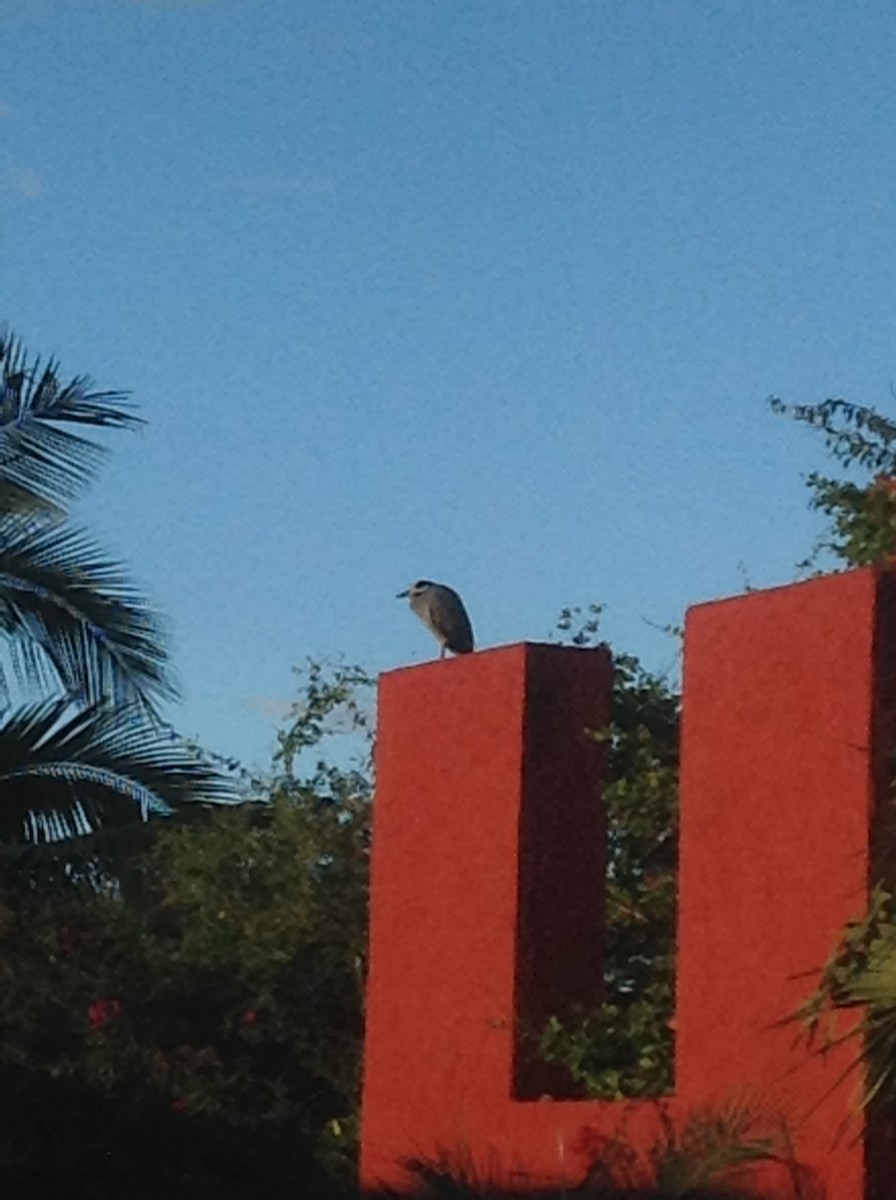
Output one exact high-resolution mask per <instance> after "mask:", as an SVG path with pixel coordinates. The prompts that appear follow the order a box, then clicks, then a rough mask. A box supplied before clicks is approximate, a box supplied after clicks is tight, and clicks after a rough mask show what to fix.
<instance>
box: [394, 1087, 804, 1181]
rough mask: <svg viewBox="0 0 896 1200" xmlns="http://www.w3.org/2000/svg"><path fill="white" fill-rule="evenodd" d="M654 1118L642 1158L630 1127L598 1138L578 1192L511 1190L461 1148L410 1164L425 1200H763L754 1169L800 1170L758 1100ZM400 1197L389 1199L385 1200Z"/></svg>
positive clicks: (779, 1127)
mask: <svg viewBox="0 0 896 1200" xmlns="http://www.w3.org/2000/svg"><path fill="white" fill-rule="evenodd" d="M654 1115H655V1119H656V1130H655V1132H654V1134H653V1136H652V1138H649V1139H648V1140H647V1142H646V1144H645V1145H644V1147H643V1149H641V1150H638V1149H636V1148H635V1146H634V1145H633V1144H632V1143H631V1142H629V1141H628V1139H627V1137H626V1132H625V1127H624V1123H623V1125H622V1126H621V1127H620V1128H619V1129H618V1130H617V1132H616V1134H615V1135H613V1136H611V1137H596V1136H595V1137H594V1138H593V1143H594V1144H593V1146H592V1147H591V1148H590V1156H591V1163H590V1166H589V1168H588V1171H587V1174H586V1177H585V1179H584V1180H583V1181H582V1182H581V1183H580V1184H579V1185H577V1186H576V1187H575V1188H572V1189H570V1188H565V1187H560V1188H551V1187H545V1186H540V1187H539V1186H537V1185H535V1186H533V1185H531V1184H529V1185H524V1186H522V1187H520V1188H519V1190H517V1189H516V1188H508V1187H507V1185H506V1184H503V1183H501V1182H500V1180H501V1178H502V1177H504V1176H505V1172H506V1168H505V1169H504V1170H502V1169H501V1164H500V1163H498V1164H496V1166H495V1169H494V1170H492V1171H490V1170H488V1168H487V1167H483V1166H481V1165H478V1164H477V1163H476V1162H475V1161H474V1158H473V1155H472V1154H471V1153H470V1151H469V1149H468V1148H467V1147H460V1148H458V1149H455V1150H454V1151H448V1150H442V1152H441V1153H439V1154H437V1155H435V1156H433V1157H432V1158H430V1159H422V1158H418V1159H411V1160H410V1161H408V1162H407V1163H406V1164H405V1166H406V1169H407V1170H408V1172H409V1174H410V1175H411V1177H412V1178H413V1179H415V1180H416V1181H417V1184H418V1186H417V1187H416V1188H415V1190H414V1192H413V1193H412V1194H413V1196H415V1197H417V1198H418V1200H523V1197H531V1198H533V1200H536V1198H541V1200H566V1198H567V1197H569V1196H572V1195H575V1196H579V1197H581V1198H582V1200H684V1198H685V1197H689V1198H691V1200H696V1198H697V1197H700V1198H701V1200H747V1197H748V1196H752V1197H755V1195H756V1192H755V1190H753V1189H752V1188H750V1187H749V1184H748V1178H749V1176H748V1174H747V1175H745V1169H746V1170H747V1171H748V1170H749V1167H750V1166H751V1165H752V1164H757V1163H768V1162H775V1163H781V1164H783V1166H784V1168H785V1171H787V1172H788V1173H789V1172H791V1171H795V1170H798V1168H797V1167H796V1164H795V1163H794V1161H793V1156H792V1152H791V1149H790V1138H789V1134H788V1132H787V1129H786V1127H785V1125H784V1123H783V1121H782V1120H781V1118H780V1116H779V1115H778V1114H777V1113H776V1112H775V1111H774V1110H772V1109H770V1108H769V1107H768V1106H767V1105H765V1104H763V1103H760V1102H757V1100H756V1099H755V1098H749V1097H747V1096H736V1097H732V1098H730V1099H728V1100H725V1101H721V1102H719V1103H717V1104H715V1105H707V1106H703V1107H701V1108H697V1109H693V1110H691V1111H690V1112H688V1113H687V1114H685V1116H684V1119H683V1120H682V1121H681V1122H676V1121H675V1120H674V1119H673V1118H672V1116H671V1115H670V1114H669V1113H668V1112H667V1111H665V1110H664V1109H663V1108H662V1107H659V1106H658V1107H657V1109H656V1111H655V1114H654ZM583 1149H586V1147H584V1146H583ZM514 1174H515V1176H518V1175H519V1172H517V1171H515V1172H514ZM394 1195H395V1194H394V1193H391V1192H387V1193H385V1194H384V1197H383V1200H387V1197H389V1198H390V1200H391V1197H393V1196H394Z"/></svg>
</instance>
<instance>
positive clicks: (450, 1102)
mask: <svg viewBox="0 0 896 1200" xmlns="http://www.w3.org/2000/svg"><path fill="white" fill-rule="evenodd" d="M893 586H894V585H893V580H892V579H891V578H890V577H889V576H883V577H881V576H878V575H876V574H875V573H873V572H871V571H860V572H851V573H848V574H844V575H839V576H833V577H828V578H824V579H819V580H813V581H810V582H807V583H804V584H799V585H794V586H792V587H787V588H779V589H773V590H771V591H767V592H759V593H751V594H747V595H745V596H740V597H737V598H735V599H732V600H727V601H722V602H717V603H713V604H707V605H701V606H699V607H697V608H695V609H693V610H691V612H690V614H689V616H688V621H687V634H686V652H685V676H684V689H685V690H684V728H683V744H682V756H683V763H682V797H681V808H682V812H681V832H682V849H681V863H680V914H679V917H680V928H679V971H678V1011H677V1035H678V1057H677V1082H676V1096H675V1099H674V1100H673V1101H671V1102H670V1103H669V1106H668V1107H669V1111H670V1112H672V1113H675V1112H678V1111H679V1110H680V1109H683V1108H685V1107H687V1106H691V1105H694V1104H700V1103H702V1102H704V1101H718V1100H723V1099H725V1098H726V1097H730V1095H731V1094H732V1093H733V1092H734V1091H740V1090H742V1089H743V1088H745V1087H747V1088H749V1089H751V1090H752V1091H753V1092H755V1093H758V1094H759V1095H761V1096H764V1097H765V1098H766V1099H767V1101H768V1102H769V1103H770V1104H773V1105H775V1106H777V1107H778V1108H779V1109H780V1110H781V1111H782V1112H783V1114H784V1115H785V1116H786V1118H787V1120H788V1123H789V1125H790V1127H791V1129H792V1131H793V1134H794V1138H795V1146H796V1151H797V1157H798V1158H799V1160H800V1161H801V1162H802V1163H803V1164H804V1166H805V1168H806V1171H805V1172H804V1175H803V1183H804V1185H807V1186H809V1185H810V1181H811V1180H814V1181H815V1182H814V1184H813V1185H811V1186H810V1192H811V1194H812V1195H813V1196H817V1197H819V1198H820V1197H822V1196H824V1197H827V1200H862V1198H864V1196H865V1183H864V1176H865V1165H864V1160H865V1145H864V1140H863V1138H862V1136H861V1128H862V1127H861V1125H860V1124H856V1125H854V1126H853V1127H852V1129H851V1130H850V1133H849V1136H847V1137H845V1138H843V1137H841V1138H840V1139H839V1141H838V1139H837V1133H838V1130H839V1127H840V1125H841V1123H842V1121H843V1118H844V1117H845V1116H846V1115H847V1113H848V1111H849V1108H850V1097H851V1095H852V1091H853V1086H854V1085H853V1084H852V1083H849V1082H846V1083H840V1084H838V1082H837V1080H838V1077H839V1075H840V1074H841V1072H842V1070H843V1068H844V1066H845V1065H846V1063H847V1061H848V1057H847V1056H848V1051H846V1050H841V1051H839V1052H837V1053H834V1054H832V1055H831V1056H829V1057H828V1059H827V1060H821V1059H819V1058H810V1057H809V1056H808V1055H807V1053H806V1050H805V1047H804V1046H803V1045H801V1044H797V1043H795V1040H794V1030H793V1029H792V1028H781V1027H780V1026H779V1025H778V1024H777V1023H778V1022H779V1021H780V1019H781V1018H782V1017H784V1016H786V1015H787V1014H788V1013H789V1012H791V1011H792V1010H793V1009H794V1008H795V1007H796V1005H797V1004H798V1003H799V1002H800V1001H801V1000H802V999H803V998H804V996H805V995H806V993H807V992H808V991H809V990H810V988H811V986H812V972H813V971H815V970H816V968H818V967H819V966H820V965H821V964H822V963H823V961H824V960H825V959H826V957H827V955H828V954H829V952H830V950H831V948H832V947H833V945H834V942H835V940H836V937H837V934H838V931H839V930H840V928H841V927H842V925H843V924H844V922H845V921H846V920H847V919H848V917H850V916H851V915H854V914H856V913H857V912H859V911H860V910H861V908H862V905H863V902H864V900H865V897H866V894H867V883H868V874H869V870H870V861H871V845H870V834H869V830H870V827H871V819H872V811H873V801H874V797H875V794H876V792H879V791H880V790H881V789H882V788H883V787H884V785H885V776H886V771H887V767H886V761H885V760H886V753H887V751H888V748H890V747H892V745H893V737H892V725H893V712H894V706H893V704H892V694H891V693H892V690H893V686H894V682H896V672H894V669H893V657H894V656H893V649H894V645H896V599H894V595H893ZM891 630H893V632H892V633H891V632H890V631H891ZM609 690H610V669H609V664H608V659H607V656H606V654H605V652H604V651H603V650H574V649H569V648H562V647H555V646H533V645H528V644H526V645H515V646H508V647H504V648H502V649H498V650H492V651H485V652H480V653H478V654H474V655H469V656H464V657H461V658H458V659H455V660H452V661H449V662H437V663H431V664H429V665H426V666H422V667H417V668H413V669H408V670H402V671H396V672H392V673H390V674H388V675H385V676H384V677H383V679H382V681H381V689H380V712H379V740H378V745H377V798H376V810H375V822H374V845H373V877H372V903H371V962H370V978H369V985H368V1010H367V1029H368V1033H367V1049H366V1061H365V1081H364V1104H363V1127H362V1168H361V1169H362V1186H363V1188H364V1189H365V1190H367V1191H368V1192H373V1191H374V1190H375V1189H376V1187H377V1186H379V1185H381V1184H389V1185H391V1186H393V1187H396V1188H398V1189H402V1188H405V1189H408V1190H409V1189H410V1181H409V1177H408V1176H407V1174H406V1172H405V1171H404V1169H403V1167H402V1162H403V1160H405V1159H407V1158H409V1157H415V1156H418V1157H437V1156H438V1155H439V1154H440V1153H443V1152H444V1153H449V1154H455V1155H457V1156H458V1157H460V1158H462V1157H468V1158H472V1161H473V1162H474V1163H475V1164H476V1165H477V1169H478V1171H479V1172H480V1174H482V1175H489V1176H491V1177H492V1178H493V1179H495V1177H499V1178H500V1181H502V1182H504V1183H506V1184H508V1185H513V1186H516V1187H520V1186H521V1184H525V1186H528V1187H534V1186H536V1185H537V1184H538V1183H540V1182H548V1181H554V1182H563V1183H568V1184H576V1183H578V1182H579V1181H580V1180H581V1178H582V1176H583V1174H584V1171H585V1169H586V1166H587V1163H588V1157H589V1153H590V1152H593V1149H594V1146H595V1144H596V1143H597V1142H599V1141H600V1138H601V1137H604V1136H610V1135H612V1134H613V1132H614V1131H615V1130H616V1129H617V1128H618V1127H619V1125H620V1123H623V1124H624V1125H625V1126H626V1130H625V1136H626V1137H627V1138H628V1139H630V1140H632V1141H634V1142H635V1143H638V1142H639V1141H640V1142H641V1143H642V1144H643V1142H644V1139H645V1138H647V1137H648V1136H649V1131H651V1130H654V1129H655V1128H656V1106H655V1105H653V1104H650V1103H647V1102H642V1103H636V1102H630V1103H618V1104H615V1103H600V1102H594V1101H588V1102H586V1101H580V1100H571V1099H556V1100H546V1099H538V1097H539V1096H541V1095H542V1093H550V1094H551V1095H552V1096H558V1095H559V1096H569V1095H571V1092H570V1091H569V1089H568V1086H567V1084H566V1082H565V1081H564V1080H562V1079H560V1078H557V1077H556V1076H551V1075H550V1074H549V1073H547V1072H544V1071H539V1070H538V1069H537V1068H533V1067H532V1065H531V1064H530V1063H529V1061H528V1059H527V1057H526V1055H525V1054H524V1052H523V1047H522V1045H521V1033H520V1031H521V1028H522V1029H523V1030H524V1029H525V1028H526V1027H533V1026H537V1025H538V1023H539V1022H540V1021H541V1020H542V1019H543V1018H544V1017H546V1016H548V1015H550V1013H551V1012H554V1011H559V1012H562V1011H563V1010H564V1009H565V1008H566V1007H568V1005H569V1004H570V1003H571V1002H574V1001H579V1002H583V1003H595V1002H596V1001H597V999H598V998H599V994H600V927H601V920H602V911H603V885H604V873H605V830H604V825H603V816H602V813H601V808H600V804H599V793H598V780H599V777H600V771H601V748H600V747H599V745H598V744H597V743H595V742H594V741H593V740H592V739H588V738H587V737H586V736H585V735H584V730H585V729H586V727H590V728H599V727H601V726H602V725H603V724H605V723H606V720H607V714H608V703H609ZM807 973H808V974H807ZM857 1135H858V1136H857ZM758 1179H759V1177H758V1176H757V1187H758V1188H759V1189H760V1190H762V1188H761V1187H760V1184H759V1182H758ZM781 1187H783V1188H784V1190H783V1191H781V1190H780V1188H781ZM776 1188H777V1189H778V1190H776ZM763 1194H767V1195H773V1194H774V1195H785V1194H793V1192H792V1190H791V1189H790V1188H789V1187H788V1186H786V1184H781V1183H780V1181H779V1182H778V1183H777V1184H776V1185H775V1187H773V1186H772V1185H771V1184H768V1186H767V1187H766V1188H765V1191H764V1192H763ZM807 1194H808V1193H807ZM884 1194H886V1193H884Z"/></svg>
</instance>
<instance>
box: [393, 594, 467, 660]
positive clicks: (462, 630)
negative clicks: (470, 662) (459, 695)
mask: <svg viewBox="0 0 896 1200" xmlns="http://www.w3.org/2000/svg"><path fill="white" fill-rule="evenodd" d="M405 596H406V597H407V598H408V600H409V602H410V605H411V609H412V610H413V612H415V613H416V614H417V616H418V617H419V618H420V620H421V621H422V622H423V624H424V625H425V626H426V627H427V629H429V630H430V631H431V632H432V633H433V634H435V637H436V639H437V640H438V643H439V646H440V647H441V651H440V654H439V658H444V657H445V651H446V650H450V651H451V652H452V654H469V653H470V651H471V650H472V649H473V629H472V626H471V625H470V618H469V617H468V616H467V610H466V609H465V608H464V602H463V600H461V598H460V596H458V594H457V592H456V591H455V590H454V588H450V587H448V586H447V585H446V584H444V583H433V582H432V580H431V579H418V580H417V582H416V583H413V584H411V586H410V587H409V588H408V589H407V590H406V591H404V592H399V593H398V599H399V600H401V599H403V598H404V597H405Z"/></svg>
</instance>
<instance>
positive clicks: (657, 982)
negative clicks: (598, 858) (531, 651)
mask: <svg viewBox="0 0 896 1200" xmlns="http://www.w3.org/2000/svg"><path fill="white" fill-rule="evenodd" d="M599 617H600V608H599V606H597V605H592V606H591V607H590V608H589V609H588V612H587V615H584V614H582V613H581V612H579V611H578V610H575V609H565V610H564V611H563V612H562V613H561V617H560V622H559V629H560V631H561V632H562V633H564V634H567V633H569V632H570V630H571V629H572V627H573V624H574V622H575V621H576V620H577V619H578V620H580V622H581V624H580V628H579V629H578V631H577V632H576V633H575V634H574V635H573V636H572V638H571V640H572V642H573V644H575V645H586V644H588V642H589V641H591V640H593V639H594V638H595V637H596V635H597V632H598V625H599ZM678 724H679V698H678V696H677V695H676V693H675V692H674V690H673V689H672V688H671V687H670V685H669V684H668V683H667V682H666V681H665V680H663V679H661V678H659V677H657V676H655V675H652V674H651V673H650V672H649V671H647V670H645V669H644V667H643V666H642V665H641V664H640V663H639V662H638V660H637V659H636V658H634V657H632V656H631V655H624V654H618V655H616V656H615V658H614V682H613V703H612V714H611V723H610V726H609V728H608V729H606V730H596V731H594V733H593V736H595V737H597V738H600V739H601V740H606V741H607V742H608V743H609V749H610V757H609V769H608V785H607V786H606V787H605V788H604V802H605V804H606V806H607V819H608V827H609V864H608V872H607V925H606V930H605V943H604V979H605V984H606V989H607V994H606V999H605V1002H604V1003H603V1004H602V1005H601V1006H600V1007H599V1008H598V1009H596V1010H595V1011H593V1012H589V1013H583V1014H582V1016H581V1019H580V1020H579V1021H577V1022H570V1021H565V1022H560V1021H559V1020H557V1019H554V1020H552V1021H551V1022H550V1023H549V1025H548V1027H547V1028H546V1029H545V1031H544V1033H543V1035H542V1038H541V1042H540V1046H539V1052H540V1054H541V1056H542V1057H543V1058H545V1059H547V1060H548V1061H550V1062H562V1063H565V1064H566V1066H567V1067H569V1069H570V1070H571V1072H572V1075H573V1077H574V1078H575V1079H576V1080H577V1081H579V1082H580V1083H581V1084H583V1085H584V1087H585V1089H586V1090H587V1091H588V1093H589V1094H591V1095H594V1096H603V1097H606V1098H609V1099H614V1098H618V1097H621V1096H652V1095H659V1094H662V1093H663V1092H667V1091H670V1090H671V1088H672V1072H673V1052H674V1039H673V1036H672V1028H671V1022H672V1013H673V1006H674V983H675V954H674V948H675V881H676V870H677V861H678V849H677V805H678Z"/></svg>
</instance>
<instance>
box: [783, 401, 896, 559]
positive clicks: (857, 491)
mask: <svg viewBox="0 0 896 1200" xmlns="http://www.w3.org/2000/svg"><path fill="white" fill-rule="evenodd" d="M770 404H771V407H772V411H773V412H776V413H779V414H782V415H785V416H790V417H792V418H793V419H794V420H797V421H801V422H802V423H804V424H806V425H808V426H809V427H810V428H811V429H815V430H817V431H818V432H820V433H821V434H822V435H823V436H824V440H825V445H826V447H827V449H828V452H829V453H830V455H831V456H832V458H833V459H834V460H835V461H837V462H839V463H840V464H841V465H842V466H843V467H844V468H845V469H847V470H850V469H852V470H853V471H855V470H858V472H859V473H860V474H861V479H860V480H859V481H856V480H855V479H849V478H847V479H838V478H835V477H833V476H830V475H823V474H821V473H820V472H817V471H814V472H812V473H811V474H810V475H809V476H808V478H807V480H806V483H807V485H808V487H809V489H810V491H811V492H812V501H811V503H812V507H813V508H815V509H816V510H817V511H818V512H821V513H823V514H824V515H825V517H827V518H828V522H829V524H828V528H827V530H826V531H825V532H824V533H823V534H822V536H821V537H820V538H819V539H818V541H817V542H816V545H815V548H814V550H813V552H812V554H811V555H810V556H809V558H808V559H806V561H805V562H804V563H801V564H800V565H801V566H802V567H807V568H808V567H811V566H812V565H813V564H814V563H816V562H817V561H818V559H819V557H820V556H821V555H822V554H823V553H824V552H828V553H830V554H832V555H833V557H834V559H835V560H839V561H841V562H844V563H846V564H848V565H849V566H884V565H887V564H888V563H889V562H890V561H891V560H892V558H893V554H894V550H896V493H894V491H893V488H892V486H890V483H889V481H890V480H892V479H893V477H894V476H896V421H892V420H891V419H890V418H889V417H886V416H884V415H882V414H881V413H879V412H877V410H876V409H874V408H870V407H868V406H866V405H861V404H851V403H849V402H848V401H846V400H840V399H836V400H824V401H822V402H821V403H819V404H793V405H788V404H785V403H783V401H781V400H779V399H777V398H775V397H773V398H772V399H771V401H770Z"/></svg>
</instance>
